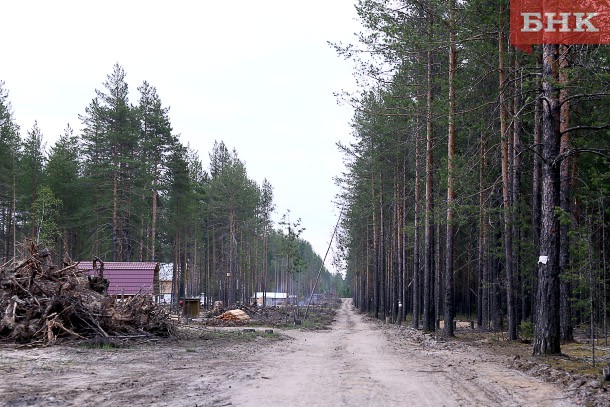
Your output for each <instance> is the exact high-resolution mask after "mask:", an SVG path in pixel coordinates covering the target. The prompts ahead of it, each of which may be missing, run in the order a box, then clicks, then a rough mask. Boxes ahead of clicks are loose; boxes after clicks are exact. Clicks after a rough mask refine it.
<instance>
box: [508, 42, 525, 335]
mask: <svg viewBox="0 0 610 407" xmlns="http://www.w3.org/2000/svg"><path fill="white" fill-rule="evenodd" d="M514 72H515V79H514V83H515V86H514V93H513V157H512V161H513V167H512V191H511V192H512V205H513V210H512V213H511V233H512V239H511V241H512V249H513V253H512V266H513V271H512V275H513V283H514V284H516V282H517V279H519V280H520V281H521V284H520V285H517V287H521V301H522V302H521V304H520V306H519V307H518V308H519V311H517V306H518V305H519V303H518V302H517V301H516V297H517V289H515V290H514V291H515V295H514V297H515V303H514V309H515V311H514V312H513V318H515V323H514V325H515V339H516V335H517V332H516V331H517V325H518V324H519V321H520V319H521V317H522V313H523V312H524V310H525V307H524V304H523V301H524V300H525V298H526V295H525V284H523V276H521V273H520V267H519V266H520V256H521V251H520V248H521V247H520V242H521V227H520V219H519V214H520V213H521V210H520V200H521V132H522V120H521V112H520V109H521V66H520V63H519V56H518V54H517V53H515V55H514Z"/></svg>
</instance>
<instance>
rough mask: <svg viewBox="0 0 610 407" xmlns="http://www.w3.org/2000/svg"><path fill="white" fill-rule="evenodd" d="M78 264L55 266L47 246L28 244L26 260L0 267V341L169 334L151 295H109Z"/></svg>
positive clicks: (40, 342) (168, 325)
mask: <svg viewBox="0 0 610 407" xmlns="http://www.w3.org/2000/svg"><path fill="white" fill-rule="evenodd" d="M77 265H78V264H77V263H74V262H72V261H71V260H69V259H67V260H66V259H64V263H63V266H62V267H57V266H55V265H53V264H51V256H50V254H49V252H48V251H46V250H41V251H39V250H38V248H37V247H36V246H35V245H34V244H30V247H29V256H28V257H27V258H26V259H24V260H22V261H20V262H17V263H12V264H10V265H7V264H5V265H3V266H0V340H4V341H11V342H18V343H27V344H34V345H52V344H54V343H56V342H57V341H59V340H62V339H67V338H70V339H94V338H96V339H97V338H100V337H101V338H104V339H112V338H113V337H122V338H125V337H129V336H133V337H141V336H147V335H151V336H152V335H156V336H169V335H171V334H172V332H173V330H174V326H173V325H172V323H171V321H170V319H169V315H168V313H167V312H166V311H165V310H163V309H162V308H161V307H159V306H158V305H157V304H155V303H154V302H153V300H152V298H151V297H150V296H145V295H136V296H133V297H129V298H126V299H118V298H116V297H111V296H108V295H106V294H105V293H104V292H105V288H107V287H108V283H107V281H106V282H105V281H104V280H102V281H100V279H99V277H98V278H97V279H96V278H93V279H92V278H91V277H90V276H87V273H86V272H85V271H82V270H79V269H78V267H77ZM100 287H102V289H100ZM99 291H101V292H99Z"/></svg>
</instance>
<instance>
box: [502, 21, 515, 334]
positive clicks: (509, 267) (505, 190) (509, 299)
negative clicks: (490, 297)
mask: <svg viewBox="0 0 610 407" xmlns="http://www.w3.org/2000/svg"><path fill="white" fill-rule="evenodd" d="M505 54H506V44H505V38H504V32H503V31H502V30H500V34H499V36H498V72H499V86H500V92H499V93H500V136H501V143H502V203H503V208H504V212H503V213H504V269H505V271H506V303H507V307H506V308H507V314H508V338H509V340H515V339H517V325H516V323H515V295H514V289H513V240H512V230H511V204H510V190H509V168H508V160H509V154H508V144H509V143H508V136H509V134H508V126H507V116H508V112H507V107H506V98H507V95H506V87H507V83H506V73H505V70H504V60H505V57H506V55H505Z"/></svg>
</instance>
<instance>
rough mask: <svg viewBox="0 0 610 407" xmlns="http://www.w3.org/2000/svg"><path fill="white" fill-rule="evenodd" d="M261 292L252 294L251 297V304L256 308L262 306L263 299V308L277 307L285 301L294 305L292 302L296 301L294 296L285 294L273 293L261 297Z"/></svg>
mask: <svg viewBox="0 0 610 407" xmlns="http://www.w3.org/2000/svg"><path fill="white" fill-rule="evenodd" d="M263 294H264V293H263V292H256V293H254V296H253V297H252V302H256V305H258V306H261V307H262V306H263V299H265V300H266V301H265V304H264V305H265V306H266V307H274V306H277V305H284V304H286V301H287V300H288V299H289V300H290V302H291V303H294V301H296V296H294V295H290V296H289V295H288V294H287V293H274V292H267V293H266V294H265V295H264V296H263Z"/></svg>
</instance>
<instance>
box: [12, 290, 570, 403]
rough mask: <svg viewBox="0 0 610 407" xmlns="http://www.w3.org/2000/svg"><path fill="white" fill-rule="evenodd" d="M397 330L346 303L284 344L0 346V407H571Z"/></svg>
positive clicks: (230, 340)
mask: <svg viewBox="0 0 610 407" xmlns="http://www.w3.org/2000/svg"><path fill="white" fill-rule="evenodd" d="M405 332H409V331H408V330H397V329H394V328H393V327H391V328H388V327H387V326H383V325H382V324H380V323H376V322H370V321H364V320H363V317H362V316H360V315H358V314H356V313H355V312H354V311H353V309H352V306H351V302H350V301H349V300H347V301H344V302H343V305H342V307H341V309H340V311H339V313H338V315H337V321H336V322H335V324H334V325H333V327H332V329H331V330H328V331H316V332H314V331H303V330H291V331H286V332H285V334H286V335H288V336H289V337H290V338H291V339H289V340H283V341H277V339H274V338H272V337H266V336H264V335H261V336H259V337H257V338H256V339H253V338H252V337H250V338H249V339H248V340H247V341H243V340H242V339H240V338H241V336H239V335H238V334H236V333H228V334H227V335H228V336H227V337H226V338H222V337H221V338H220V339H219V338H218V335H216V336H214V337H213V338H212V337H206V336H205V335H202V336H200V337H199V339H196V340H188V341H179V342H175V343H172V344H163V345H147V346H137V347H131V348H127V349H122V348H121V349H91V348H78V347H76V348H75V347H64V346H59V347H53V348H47V349H30V350H24V349H15V348H6V347H4V348H0V376H1V377H2V380H1V381H0V405H2V406H11V407H21V406H116V405H120V404H125V405H130V406H149V405H154V406H256V407H261V406H275V405H278V404H280V405H283V406H290V407H292V406H307V407H314V406H399V405H400V406H404V405H411V406H426V405H428V406H462V405H463V406H473V405H474V406H477V405H480V406H492V405H493V406H498V405H505V406H522V405H528V406H536V405H538V406H569V405H573V403H572V402H571V401H570V400H569V399H568V398H567V396H566V395H565V393H564V392H563V391H562V390H561V389H558V388H557V387H555V386H553V385H550V384H548V383H543V382H541V381H539V380H537V379H534V378H531V377H528V376H526V375H524V374H522V373H519V372H517V371H514V370H510V369H508V368H504V367H502V366H501V365H500V364H498V363H497V361H494V359H493V357H492V356H490V355H485V354H468V353H467V351H465V350H457V351H450V350H449V347H450V346H451V345H448V346H447V347H446V348H445V349H444V348H443V346H442V345H441V346H436V345H435V346H426V341H421V340H413V338H409V336H408V335H405V334H404V333H405ZM412 334H414V335H420V336H421V334H420V333H418V332H412ZM236 335H237V336H236ZM388 335H394V337H393V340H391V341H390V340H388ZM397 339H399V340H397ZM420 339H421V337H420Z"/></svg>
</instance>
